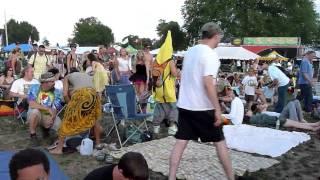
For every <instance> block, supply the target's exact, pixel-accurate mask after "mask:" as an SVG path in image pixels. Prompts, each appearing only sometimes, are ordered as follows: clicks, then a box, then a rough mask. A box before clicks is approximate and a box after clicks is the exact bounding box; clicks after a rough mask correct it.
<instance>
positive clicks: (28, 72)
mask: <svg viewBox="0 0 320 180" xmlns="http://www.w3.org/2000/svg"><path fill="white" fill-rule="evenodd" d="M33 72H34V71H33V68H32V67H31V66H27V67H25V68H24V69H23V70H22V71H21V78H24V79H26V80H28V81H31V80H32V79H33Z"/></svg>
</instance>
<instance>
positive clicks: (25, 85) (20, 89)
mask: <svg viewBox="0 0 320 180" xmlns="http://www.w3.org/2000/svg"><path fill="white" fill-rule="evenodd" d="M33 84H40V83H39V81H38V80H36V79H32V81H26V80H24V79H23V78H20V79H17V80H15V81H14V82H13V84H12V86H11V89H10V92H13V93H17V94H19V95H27V94H28V91H29V88H30V86H31V85H33ZM21 100H22V99H19V101H18V104H19V103H20V102H21Z"/></svg>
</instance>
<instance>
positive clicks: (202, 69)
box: [177, 44, 220, 111]
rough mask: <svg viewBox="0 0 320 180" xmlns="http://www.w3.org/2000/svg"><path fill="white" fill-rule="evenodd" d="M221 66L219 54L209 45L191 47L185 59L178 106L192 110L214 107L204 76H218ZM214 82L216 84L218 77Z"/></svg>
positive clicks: (204, 109)
mask: <svg viewBox="0 0 320 180" xmlns="http://www.w3.org/2000/svg"><path fill="white" fill-rule="evenodd" d="M219 67H220V60H219V58H218V55H217V53H216V51H214V50H213V49H211V48H210V47H209V46H207V45H203V44H199V45H196V46H194V47H192V48H190V49H189V50H188V51H187V52H186V54H185V56H184V60H183V69H182V73H181V84H180V93H179V99H178V103H177V106H178V107H179V108H182V109H187V110H190V111H206V110H212V109H214V107H213V104H212V103H211V101H210V100H209V98H208V95H207V92H206V89H205V86H204V82H203V77H205V76H213V78H217V75H218V70H219ZM213 83H214V85H216V79H215V80H214V82H213Z"/></svg>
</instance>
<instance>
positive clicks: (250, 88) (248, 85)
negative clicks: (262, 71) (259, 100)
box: [242, 76, 258, 95]
mask: <svg viewBox="0 0 320 180" xmlns="http://www.w3.org/2000/svg"><path fill="white" fill-rule="evenodd" d="M242 84H243V85H244V93H245V94H246V95H254V94H255V91H256V86H257V85H258V81H257V77H256V76H245V77H244V78H243V80H242Z"/></svg>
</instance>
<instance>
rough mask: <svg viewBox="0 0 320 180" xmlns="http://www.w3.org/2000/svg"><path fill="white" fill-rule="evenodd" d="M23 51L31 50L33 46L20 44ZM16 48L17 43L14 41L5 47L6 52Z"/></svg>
mask: <svg viewBox="0 0 320 180" xmlns="http://www.w3.org/2000/svg"><path fill="white" fill-rule="evenodd" d="M19 47H20V49H21V51H22V52H29V51H31V49H32V46H31V45H30V44H20V45H19ZM14 48H16V44H15V43H12V44H10V45H8V46H6V47H4V48H3V50H4V51H6V52H11V51H12V50H13V49H14Z"/></svg>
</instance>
